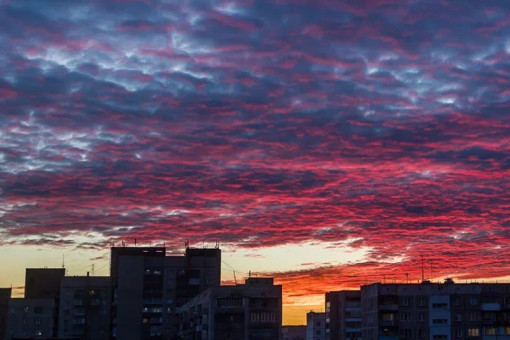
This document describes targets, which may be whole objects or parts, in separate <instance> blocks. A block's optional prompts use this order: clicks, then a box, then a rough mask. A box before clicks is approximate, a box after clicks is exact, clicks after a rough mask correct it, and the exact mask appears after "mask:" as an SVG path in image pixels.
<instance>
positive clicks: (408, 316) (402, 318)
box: [400, 313, 413, 321]
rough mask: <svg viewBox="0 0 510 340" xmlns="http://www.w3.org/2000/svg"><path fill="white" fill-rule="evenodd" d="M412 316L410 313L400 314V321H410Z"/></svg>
mask: <svg viewBox="0 0 510 340" xmlns="http://www.w3.org/2000/svg"><path fill="white" fill-rule="evenodd" d="M412 319H413V318H412V314H411V313H402V314H400V321H412Z"/></svg>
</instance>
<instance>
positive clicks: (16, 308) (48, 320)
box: [6, 298, 57, 340]
mask: <svg viewBox="0 0 510 340" xmlns="http://www.w3.org/2000/svg"><path fill="white" fill-rule="evenodd" d="M56 309H57V306H56V304H55V299H52V298H32V299H29V298H13V299H11V301H10V305H9V321H8V323H9V324H8V328H7V337H6V339H7V340H10V339H23V338H38V339H51V338H54V337H56V336H57V334H56V333H55V324H56V317H55V315H56V314H55V311H56Z"/></svg>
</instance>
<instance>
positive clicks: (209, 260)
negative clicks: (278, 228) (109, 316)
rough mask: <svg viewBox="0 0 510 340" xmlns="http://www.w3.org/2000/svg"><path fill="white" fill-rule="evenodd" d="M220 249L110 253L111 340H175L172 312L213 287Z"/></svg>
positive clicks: (117, 250) (218, 272)
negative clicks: (112, 292) (112, 290)
mask: <svg viewBox="0 0 510 340" xmlns="http://www.w3.org/2000/svg"><path fill="white" fill-rule="evenodd" d="M220 275H221V250H220V249H216V248H215V249H190V248H187V249H186V253H185V256H178V255H174V256H165V248H161V247H159V248H127V247H126V248H124V247H122V248H112V279H113V284H114V312H113V313H114V320H115V325H114V328H113V335H114V336H116V337H117V338H118V339H121V340H130V339H136V340H139V339H174V338H176V336H177V331H178V315H177V314H176V308H177V307H179V306H181V305H183V304H184V303H186V302H187V301H189V300H190V299H191V298H192V297H194V296H195V295H197V294H199V293H200V292H202V291H203V290H205V289H206V288H208V287H214V286H218V285H219V284H220Z"/></svg>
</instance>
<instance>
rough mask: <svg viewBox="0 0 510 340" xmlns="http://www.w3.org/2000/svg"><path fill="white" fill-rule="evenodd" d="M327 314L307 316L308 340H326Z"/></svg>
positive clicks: (310, 314)
mask: <svg viewBox="0 0 510 340" xmlns="http://www.w3.org/2000/svg"><path fill="white" fill-rule="evenodd" d="M325 324H326V314H325V313H316V312H308V313H307V314H306V340H324V333H325V329H326V328H325Z"/></svg>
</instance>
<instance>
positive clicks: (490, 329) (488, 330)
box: [485, 327, 496, 335]
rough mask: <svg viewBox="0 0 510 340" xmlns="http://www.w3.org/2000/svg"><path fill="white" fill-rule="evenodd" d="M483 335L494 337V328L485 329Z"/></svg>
mask: <svg viewBox="0 0 510 340" xmlns="http://www.w3.org/2000/svg"><path fill="white" fill-rule="evenodd" d="M485 335H496V327H486V328H485Z"/></svg>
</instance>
